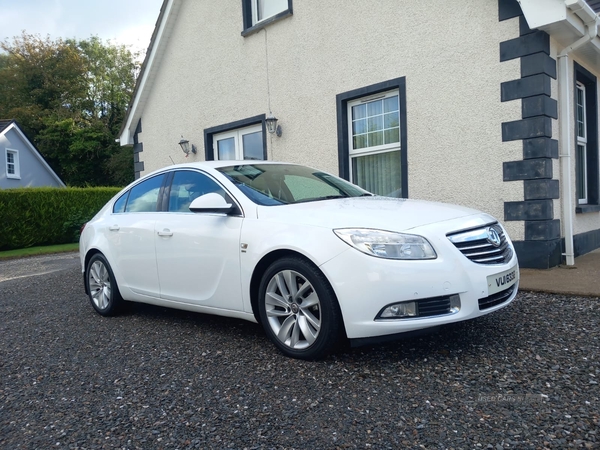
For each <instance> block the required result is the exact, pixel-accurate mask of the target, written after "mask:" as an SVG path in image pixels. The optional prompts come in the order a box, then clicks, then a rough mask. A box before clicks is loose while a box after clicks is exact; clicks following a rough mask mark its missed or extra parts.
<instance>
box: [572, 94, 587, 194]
mask: <svg viewBox="0 0 600 450" xmlns="http://www.w3.org/2000/svg"><path fill="white" fill-rule="evenodd" d="M575 92H576V95H575V99H576V104H575V119H576V122H577V154H576V158H575V171H576V174H577V175H576V182H577V201H578V202H579V203H580V204H587V202H588V199H587V148H586V147H587V138H586V134H587V130H586V126H587V125H586V122H587V120H586V114H585V86H584V85H583V83H579V82H578V83H577V85H576V89H575Z"/></svg>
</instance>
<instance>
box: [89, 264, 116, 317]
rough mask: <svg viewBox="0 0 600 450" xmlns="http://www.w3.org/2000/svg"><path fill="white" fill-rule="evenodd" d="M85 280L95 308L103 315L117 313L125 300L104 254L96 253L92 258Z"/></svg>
mask: <svg viewBox="0 0 600 450" xmlns="http://www.w3.org/2000/svg"><path fill="white" fill-rule="evenodd" d="M85 280H86V283H87V291H88V292H89V296H90V301H91V303H92V306H93V307H94V309H95V310H96V311H97V312H98V313H99V314H101V315H103V316H112V315H114V314H116V313H117V312H118V309H119V307H120V306H121V303H122V301H123V300H122V298H121V294H120V293H119V288H118V287H117V282H116V281H115V276H114V274H113V271H112V269H111V268H110V265H109V264H108V261H107V260H106V258H105V257H104V255H102V254H100V253H96V254H95V255H94V256H92V257H91V258H90V261H89V262H88V265H87V270H86V274H85Z"/></svg>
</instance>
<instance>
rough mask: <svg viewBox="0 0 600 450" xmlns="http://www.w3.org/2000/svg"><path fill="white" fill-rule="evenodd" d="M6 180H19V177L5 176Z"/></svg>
mask: <svg viewBox="0 0 600 450" xmlns="http://www.w3.org/2000/svg"><path fill="white" fill-rule="evenodd" d="M6 178H7V179H9V180H20V179H21V177H20V176H19V175H6Z"/></svg>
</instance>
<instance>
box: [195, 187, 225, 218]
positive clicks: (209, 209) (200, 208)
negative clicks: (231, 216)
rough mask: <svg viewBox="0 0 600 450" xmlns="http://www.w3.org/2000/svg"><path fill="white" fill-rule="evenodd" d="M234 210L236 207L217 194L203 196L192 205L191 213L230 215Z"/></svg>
mask: <svg viewBox="0 0 600 450" xmlns="http://www.w3.org/2000/svg"><path fill="white" fill-rule="evenodd" d="M233 209H234V207H233V205H232V204H231V203H227V202H226V201H225V199H224V198H223V197H222V196H221V195H219V194H217V193H215V192H211V193H209V194H204V195H201V196H200V197H197V198H195V199H194V200H193V201H192V203H190V211H192V212H195V213H198V212H206V213H220V214H228V213H230V212H231V211H232V210H233Z"/></svg>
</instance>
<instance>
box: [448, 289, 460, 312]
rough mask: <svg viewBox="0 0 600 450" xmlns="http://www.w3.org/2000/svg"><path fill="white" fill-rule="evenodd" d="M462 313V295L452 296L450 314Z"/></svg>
mask: <svg viewBox="0 0 600 450" xmlns="http://www.w3.org/2000/svg"><path fill="white" fill-rule="evenodd" d="M459 311H460V295H458V294H454V295H451V296H450V313H452V314H454V313H457V312H459Z"/></svg>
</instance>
